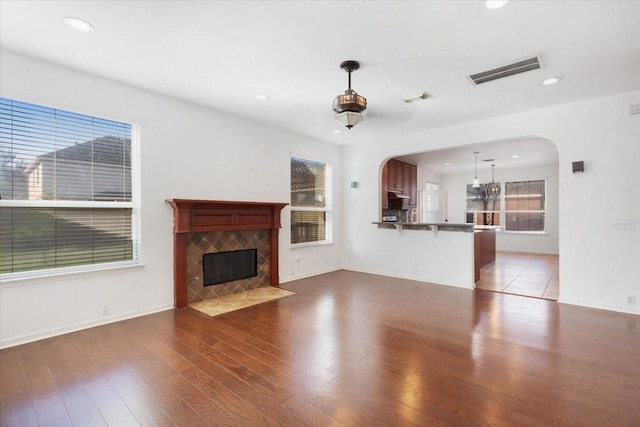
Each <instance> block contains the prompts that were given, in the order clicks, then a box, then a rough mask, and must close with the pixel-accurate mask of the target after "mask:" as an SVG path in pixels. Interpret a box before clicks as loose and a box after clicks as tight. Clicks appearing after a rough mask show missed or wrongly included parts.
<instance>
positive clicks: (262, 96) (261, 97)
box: [256, 94, 269, 101]
mask: <svg viewBox="0 0 640 427" xmlns="http://www.w3.org/2000/svg"><path fill="white" fill-rule="evenodd" d="M256 99H257V100H258V101H266V100H267V99H269V95H264V94H259V95H256Z"/></svg>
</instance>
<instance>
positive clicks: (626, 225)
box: [611, 219, 636, 230]
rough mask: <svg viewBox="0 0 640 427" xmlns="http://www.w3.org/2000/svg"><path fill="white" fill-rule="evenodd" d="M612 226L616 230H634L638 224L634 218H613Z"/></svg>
mask: <svg viewBox="0 0 640 427" xmlns="http://www.w3.org/2000/svg"><path fill="white" fill-rule="evenodd" d="M611 228H613V229H615V230H633V229H634V228H636V224H635V221H634V220H632V219H613V220H611Z"/></svg>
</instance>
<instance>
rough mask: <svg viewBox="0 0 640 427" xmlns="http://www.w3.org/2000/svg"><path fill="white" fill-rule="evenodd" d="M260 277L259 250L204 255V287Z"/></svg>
mask: <svg viewBox="0 0 640 427" xmlns="http://www.w3.org/2000/svg"><path fill="white" fill-rule="evenodd" d="M251 277H258V250H257V249H240V250H236V251H223V252H210V253H207V254H203V255H202V286H213V285H222V284H224V283H228V282H233V281H235V280H242V279H249V278H251Z"/></svg>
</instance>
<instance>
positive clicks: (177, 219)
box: [166, 199, 288, 308]
mask: <svg viewBox="0 0 640 427" xmlns="http://www.w3.org/2000/svg"><path fill="white" fill-rule="evenodd" d="M166 202H167V203H169V205H171V207H172V208H173V287H174V307H175V308H182V307H186V306H187V240H188V234H189V233H206V232H209V231H236V230H270V233H269V283H270V284H271V286H279V284H280V276H279V273H278V233H279V229H280V228H281V227H282V225H281V224H280V212H281V211H282V209H283V208H284V207H285V206H287V205H288V203H271V202H234V201H220V200H190V199H167V200H166Z"/></svg>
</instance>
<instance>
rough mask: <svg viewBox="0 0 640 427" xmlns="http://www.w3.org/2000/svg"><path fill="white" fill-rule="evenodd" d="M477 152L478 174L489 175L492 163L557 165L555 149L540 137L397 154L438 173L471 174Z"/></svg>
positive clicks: (517, 166) (508, 166)
mask: <svg viewBox="0 0 640 427" xmlns="http://www.w3.org/2000/svg"><path fill="white" fill-rule="evenodd" d="M476 151H477V152H478V176H480V175H483V176H485V177H486V176H488V175H487V174H488V173H489V171H490V170H491V165H492V164H495V165H496V170H498V169H521V168H529V167H536V166H549V165H557V164H558V150H557V148H556V146H555V145H554V144H553V142H551V141H548V140H546V139H542V138H522V139H506V140H502V141H492V142H484V143H480V144H472V145H466V146H462V147H455V148H449V149H446V150H437V151H429V152H425V153H417V154H413V155H407V156H400V157H398V158H399V159H401V160H404V161H406V162H409V163H413V164H416V165H420V167H422V168H425V169H428V170H430V171H431V172H433V173H436V174H439V175H448V174H457V173H473V172H474V170H475V155H474V154H473V153H474V152H476Z"/></svg>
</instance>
